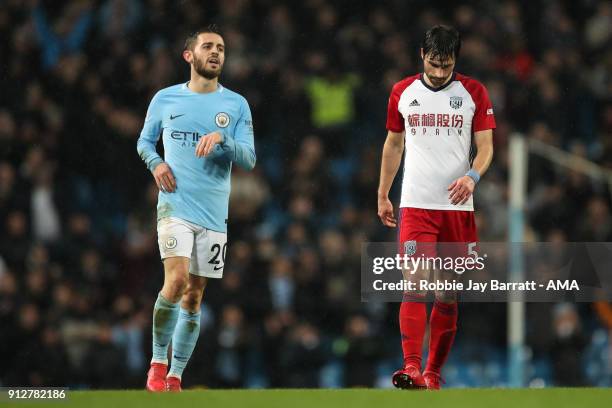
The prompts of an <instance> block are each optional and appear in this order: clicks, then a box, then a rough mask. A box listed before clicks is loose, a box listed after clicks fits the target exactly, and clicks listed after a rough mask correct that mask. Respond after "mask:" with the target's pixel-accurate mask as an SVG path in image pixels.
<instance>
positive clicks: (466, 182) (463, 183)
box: [448, 176, 476, 205]
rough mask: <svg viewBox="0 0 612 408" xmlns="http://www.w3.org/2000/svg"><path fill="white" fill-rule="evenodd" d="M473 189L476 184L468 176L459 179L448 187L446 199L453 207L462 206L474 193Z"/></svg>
mask: <svg viewBox="0 0 612 408" xmlns="http://www.w3.org/2000/svg"><path fill="white" fill-rule="evenodd" d="M474 187H476V183H474V180H473V179H472V178H471V177H470V176H463V177H459V178H458V179H457V180H455V181H453V182H452V183H451V185H450V186H448V191H450V194H449V195H448V198H449V199H450V201H451V204H453V205H457V204H459V205H462V204H465V202H466V201H467V200H468V199H469V198H470V197H471V196H472V193H474Z"/></svg>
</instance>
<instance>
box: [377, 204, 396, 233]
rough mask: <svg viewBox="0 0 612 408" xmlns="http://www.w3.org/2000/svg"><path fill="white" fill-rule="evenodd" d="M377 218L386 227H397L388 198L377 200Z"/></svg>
mask: <svg viewBox="0 0 612 408" xmlns="http://www.w3.org/2000/svg"><path fill="white" fill-rule="evenodd" d="M378 217H379V218H380V220H381V221H382V223H383V224H384V225H386V226H387V227H396V226H397V220H396V219H395V215H393V204H391V200H389V198H388V197H379V198H378Z"/></svg>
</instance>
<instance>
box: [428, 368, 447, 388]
mask: <svg viewBox="0 0 612 408" xmlns="http://www.w3.org/2000/svg"><path fill="white" fill-rule="evenodd" d="M423 378H424V379H425V384H427V389H428V390H433V391H438V390H439V389H440V388H441V385H440V384H443V383H444V380H443V379H442V377H440V374H436V373H434V372H433V371H425V372H424V373H423Z"/></svg>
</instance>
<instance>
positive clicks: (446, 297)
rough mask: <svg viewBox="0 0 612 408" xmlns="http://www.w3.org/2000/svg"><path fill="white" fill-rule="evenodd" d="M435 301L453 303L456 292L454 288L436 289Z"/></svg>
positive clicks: (455, 298)
mask: <svg viewBox="0 0 612 408" xmlns="http://www.w3.org/2000/svg"><path fill="white" fill-rule="evenodd" d="M435 296H436V301H438V302H441V303H448V304H450V303H455V302H456V301H457V292H456V291H454V290H436V295H435Z"/></svg>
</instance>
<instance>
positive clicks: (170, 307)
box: [138, 26, 255, 391]
mask: <svg viewBox="0 0 612 408" xmlns="http://www.w3.org/2000/svg"><path fill="white" fill-rule="evenodd" d="M183 58H184V59H185V61H187V63H189V65H190V66H191V79H190V80H189V82H187V83H184V84H178V85H174V86H171V87H169V88H165V89H162V90H161V91H159V92H158V93H157V94H156V95H155V96H154V97H153V99H152V100H151V103H150V105H149V109H148V111H147V116H146V119H145V122H144V126H143V129H142V132H141V134H140V138H139V139H138V154H139V155H140V157H141V158H142V160H143V161H144V162H145V164H146V165H147V167H148V168H149V170H150V171H151V172H152V173H153V177H154V178H155V182H156V183H157V186H158V188H159V190H160V192H159V199H158V204H157V233H158V244H159V251H160V255H161V258H162V260H163V263H164V286H163V288H162V290H161V292H160V293H159V295H158V297H157V301H156V302H155V307H154V309H153V358H152V360H151V368H150V369H149V373H148V376H147V389H148V390H149V391H166V390H168V391H180V390H181V376H182V373H183V370H184V368H185V366H186V364H187V361H188V360H189V358H190V357H191V353H192V352H193V349H194V347H195V344H196V341H197V338H198V335H199V333H200V303H201V301H202V295H203V293H204V288H205V287H206V282H207V279H208V278H221V277H222V275H223V266H224V263H225V253H226V249H227V212H228V201H229V194H230V173H231V169H232V164H233V163H236V164H237V165H239V166H241V167H243V168H245V169H247V170H251V169H252V168H253V167H254V166H255V146H254V141H253V123H252V119H251V111H250V109H249V105H248V103H247V101H246V99H244V98H243V97H242V96H240V95H239V94H237V93H235V92H232V91H230V90H229V89H227V88H224V87H223V86H222V85H221V84H219V82H218V78H219V75H220V74H221V70H222V69H223V63H224V60H225V43H224V41H223V37H222V36H221V35H220V34H219V32H218V30H217V28H216V26H209V27H207V28H205V29H203V30H199V31H197V32H195V33H194V34H192V35H191V36H189V37H188V38H187V40H186V41H185V49H184V51H183ZM160 136H162V139H163V143H164V151H165V154H164V156H165V157H164V158H163V159H162V158H161V157H160V155H159V154H158V153H157V151H156V148H155V146H156V144H157V141H158V140H159V137H160ZM170 341H172V360H171V364H170V371H169V372H168V345H169V344H170Z"/></svg>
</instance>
